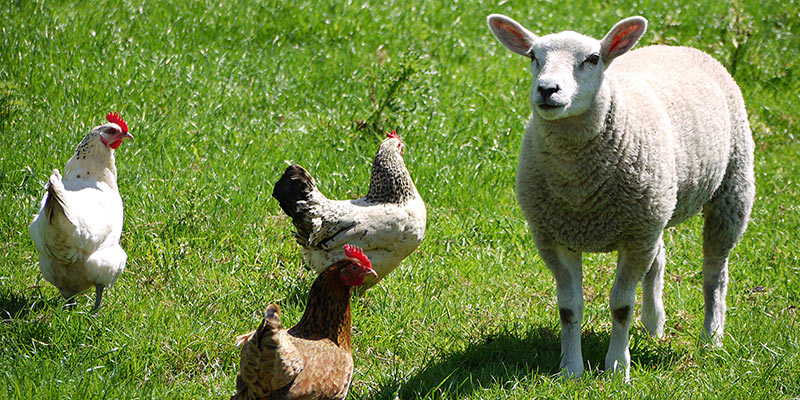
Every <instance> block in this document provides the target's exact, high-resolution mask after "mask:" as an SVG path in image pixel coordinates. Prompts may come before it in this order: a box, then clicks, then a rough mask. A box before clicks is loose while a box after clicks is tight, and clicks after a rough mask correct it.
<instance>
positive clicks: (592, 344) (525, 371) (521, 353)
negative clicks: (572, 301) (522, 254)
mask: <svg viewBox="0 0 800 400" xmlns="http://www.w3.org/2000/svg"><path fill="white" fill-rule="evenodd" d="M642 334H643V333H638V332H637V333H634V332H632V336H631V346H632V347H631V353H632V354H631V358H632V360H631V361H632V363H633V364H638V365H641V366H644V367H655V366H664V365H669V364H673V363H675V362H676V361H677V360H678V355H677V354H676V353H675V352H674V351H673V350H672V349H671V348H660V346H659V348H653V347H652V346H641V343H640V340H639V339H643V338H642V337H641V335H642ZM644 335H646V334H644ZM608 340H609V333H608V332H604V333H596V332H592V331H585V332H584V333H583V337H582V348H583V356H584V363H585V364H587V363H588V366H591V369H593V370H596V369H597V368H598V367H599V368H602V366H603V363H604V360H605V353H606V350H607V348H608ZM643 340H647V339H643ZM634 351H635V352H636V353H635V354H634ZM560 360H561V339H560V337H559V330H558V329H553V328H536V329H533V330H531V331H529V332H527V333H526V334H525V335H524V336H523V337H519V335H518V334H511V333H499V334H494V335H489V336H486V337H485V338H483V339H482V340H481V341H480V342H478V343H473V344H470V345H469V346H468V347H467V348H466V349H465V350H463V351H459V352H454V353H451V354H445V355H443V357H441V358H438V359H435V360H431V361H430V362H429V363H428V365H426V366H425V367H423V368H422V369H421V370H419V371H418V372H417V373H416V374H414V375H413V376H411V377H410V378H409V379H408V380H407V381H406V382H400V381H393V382H386V383H384V384H382V385H381V386H380V387H379V389H378V392H377V393H376V394H375V395H374V396H373V397H372V398H374V399H390V398H392V399H393V398H398V397H399V398H401V399H407V398H408V399H410V398H460V397H465V396H468V395H470V394H471V393H472V392H474V391H475V390H479V389H480V388H482V387H489V386H503V385H507V384H513V382H515V381H518V380H523V379H524V378H525V377H526V376H528V375H531V374H534V375H540V376H543V377H552V379H557V378H556V375H557V374H558V372H559V368H558V367H559V363H560ZM588 370H589V368H588V367H587V371H588Z"/></svg>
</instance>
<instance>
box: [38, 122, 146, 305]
mask: <svg viewBox="0 0 800 400" xmlns="http://www.w3.org/2000/svg"><path fill="white" fill-rule="evenodd" d="M106 119H108V121H109V123H107V124H104V125H100V126H98V127H95V128H94V129H92V131H91V132H89V134H88V135H86V137H84V139H83V141H81V143H80V144H79V145H78V147H77V148H76V150H75V154H74V155H73V156H72V158H71V159H70V160H69V162H67V165H66V166H65V167H64V176H63V177H62V176H61V173H59V172H58V170H57V169H55V170H53V172H52V174H51V175H50V180H49V182H48V183H47V193H45V195H44V197H43V198H42V202H41V206H40V208H39V214H38V215H37V216H36V218H35V219H34V220H33V222H31V225H30V226H29V227H28V230H29V232H30V235H31V239H33V244H34V245H35V246H36V250H37V251H38V252H39V268H40V269H41V271H42V275H43V276H44V278H45V279H46V280H47V281H48V282H50V283H52V284H53V285H55V286H56V288H58V290H59V291H60V292H61V295H62V296H64V297H65V298H71V297H73V296H75V295H76V294H79V293H81V292H83V291H84V290H87V289H90V288H91V287H94V288H95V291H96V296H97V297H96V299H95V309H97V308H99V307H100V302H101V301H102V295H103V289H104V288H105V287H109V286H112V285H113V284H114V282H116V281H117V279H118V278H119V276H120V274H121V273H122V271H123V269H124V268H125V262H126V260H127V255H126V254H125V251H124V250H122V247H120V245H119V239H120V235H121V234H122V198H120V195H119V189H118V188H117V168H116V165H115V162H114V149H116V148H117V147H119V145H120V143H122V140H124V139H133V136H132V135H131V134H130V133H128V126H127V124H126V123H125V121H124V120H122V118H119V115H117V114H109V115H108V116H106Z"/></svg>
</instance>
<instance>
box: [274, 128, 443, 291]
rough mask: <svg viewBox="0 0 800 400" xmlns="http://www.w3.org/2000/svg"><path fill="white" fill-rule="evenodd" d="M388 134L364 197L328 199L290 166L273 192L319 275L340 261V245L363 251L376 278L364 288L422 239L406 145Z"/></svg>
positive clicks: (370, 281) (371, 280) (422, 216)
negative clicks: (408, 167) (407, 161)
mask: <svg viewBox="0 0 800 400" xmlns="http://www.w3.org/2000/svg"><path fill="white" fill-rule="evenodd" d="M386 136H387V138H386V139H384V141H383V142H382V143H381V145H380V147H379V148H378V152H377V153H376V154H375V161H374V162H373V164H372V176H371V177H370V182H369V191H368V192H367V195H366V196H365V197H362V198H360V199H356V200H330V199H328V198H326V197H325V196H324V195H323V194H322V193H321V192H320V191H319V189H317V185H316V183H315V182H314V178H312V177H311V175H310V174H309V173H308V172H307V171H306V170H305V169H304V168H303V167H301V166H299V165H290V166H289V167H288V168H287V169H286V172H284V173H283V176H281V178H280V180H278V182H277V183H276V184H275V188H274V190H273V191H272V196H273V197H275V198H276V199H277V200H278V202H279V203H280V206H281V208H282V209H283V211H284V212H285V213H286V214H287V215H289V217H291V218H292V223H293V224H294V226H295V228H296V229H297V231H296V232H295V237H296V238H297V243H299V244H300V246H301V247H302V248H303V251H304V256H305V260H306V262H307V263H308V264H309V265H310V266H311V268H312V269H314V270H315V271H316V272H317V273H321V272H323V271H324V270H325V269H326V268H327V267H328V266H329V265H331V264H333V263H334V262H336V261H338V260H341V259H342V258H343V257H344V251H343V250H342V246H343V245H344V244H347V243H349V244H352V245H354V246H358V247H360V248H362V249H363V250H364V252H365V253H366V254H367V257H369V259H370V260H371V261H372V268H373V269H374V270H375V272H377V274H378V276H377V278H375V277H372V276H368V277H367V280H366V281H365V283H364V288H365V289H368V288H370V287H372V286H374V285H375V284H376V283H378V282H379V281H380V280H381V279H383V278H384V277H385V276H386V275H388V274H389V273H390V272H392V271H393V270H394V269H395V268H397V266H398V265H399V264H400V262H401V261H403V259H404V258H406V257H408V255H409V254H411V253H412V252H413V251H414V250H416V249H417V247H419V245H420V243H421V242H422V239H423V237H424V236H425V224H426V218H427V213H426V210H425V203H424V202H423V201H422V198H421V197H420V195H419V192H417V188H416V186H414V181H413V180H411V175H410V174H409V173H408V169H407V168H406V165H405V162H404V161H403V146H404V145H403V143H402V142H401V141H400V137H399V136H397V133H396V132H395V131H392V132H391V133H388V134H387V135H386Z"/></svg>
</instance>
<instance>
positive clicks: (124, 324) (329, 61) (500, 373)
mask: <svg viewBox="0 0 800 400" xmlns="http://www.w3.org/2000/svg"><path fill="white" fill-rule="evenodd" d="M151 3H159V4H151ZM493 12H497V13H504V14H506V15H509V16H511V17H512V18H514V19H516V20H518V21H520V22H522V23H523V24H525V25H526V26H528V27H529V28H530V29H532V30H533V31H534V32H535V33H538V34H545V33H549V32H553V31H558V30H564V29H571V30H576V31H581V32H583V33H586V34H589V35H593V36H595V37H599V36H602V35H603V34H605V32H606V31H607V30H608V29H609V28H610V27H611V26H612V25H613V24H614V23H615V22H616V21H617V20H619V19H621V18H622V17H624V16H628V15H637V14H638V15H643V16H645V17H646V18H648V20H649V22H650V25H649V29H648V32H647V33H646V34H645V36H644V37H643V39H642V43H641V44H654V43H665V44H674V45H678V44H679V45H690V46H694V47H698V48H700V49H702V50H704V51H707V52H709V53H710V54H712V55H714V56H715V57H716V58H717V59H719V60H720V61H721V62H722V63H723V64H725V65H726V66H727V67H728V68H729V70H730V71H732V73H733V74H734V76H735V78H736V80H737V81H738V82H739V84H740V85H741V87H742V91H743V93H744V96H745V101H746V103H747V106H748V110H749V112H750V122H751V125H752V127H753V133H754V137H755V141H756V146H757V149H756V176H757V190H758V197H757V200H756V204H755V209H754V211H753V216H752V221H751V223H750V227H749V230H748V231H747V233H746V234H745V236H744V237H743V239H742V241H741V243H740V245H739V246H738V247H737V249H736V250H735V251H734V253H733V256H732V259H731V270H730V276H731V280H730V286H729V291H728V306H729V309H728V319H727V330H726V335H725V338H724V349H723V350H709V349H704V348H703V346H702V345H701V343H700V340H699V334H700V331H701V327H702V318H703V299H702V297H703V296H702V276H701V268H700V265H701V264H700V263H701V240H700V239H701V231H702V222H701V220H700V219H699V218H697V217H695V218H694V219H692V220H690V221H689V222H688V223H686V224H684V225H682V226H680V227H677V228H672V229H669V230H668V231H667V233H666V235H665V239H666V241H667V257H668V263H667V272H666V276H667V282H666V287H665V291H664V300H665V305H666V310H667V318H668V319H667V326H666V336H665V338H664V339H663V340H654V339H651V338H650V337H649V336H647V334H646V333H645V331H644V329H643V327H642V326H641V324H640V323H639V322H638V321H637V322H636V323H635V324H634V327H633V328H632V330H631V354H632V358H633V363H632V368H631V378H632V380H631V382H630V384H624V383H622V382H621V381H620V380H619V379H617V378H614V377H608V376H605V375H603V376H601V372H602V371H601V369H602V364H603V360H604V356H605V351H606V347H607V344H608V339H609V334H610V324H611V322H610V321H611V319H610V316H609V311H608V292H609V289H610V287H611V283H612V279H613V271H614V266H615V261H616V255H615V254H589V255H586V256H585V257H584V264H585V266H584V295H585V299H586V310H585V314H584V322H583V329H584V334H583V351H584V357H585V359H586V362H587V363H588V364H589V366H590V369H589V370H588V371H587V373H586V374H585V375H584V377H583V378H582V379H580V380H577V381H570V382H564V381H561V380H558V379H555V378H554V377H553V375H554V374H555V373H556V372H557V370H558V363H559V358H560V354H559V352H560V347H559V330H560V328H559V325H558V311H557V306H556V298H555V285H554V282H553V279H552V278H551V276H550V274H549V272H548V271H547V270H546V268H545V267H544V265H543V263H542V262H541V260H540V259H539V258H538V256H537V254H536V251H535V249H533V244H532V240H531V239H530V236H529V235H528V233H527V230H526V226H525V221H524V219H523V218H522V214H521V212H520V210H519V208H518V206H517V204H516V201H515V196H514V185H513V180H514V173H515V169H516V160H517V156H518V152H519V144H520V140H521V137H522V131H523V128H524V124H525V123H526V121H527V116H528V114H529V112H530V109H529V105H528V102H527V95H528V88H529V84H530V75H529V74H528V72H527V70H526V68H527V64H526V63H525V61H524V60H523V59H522V58H521V57H518V56H514V55H512V54H511V53H510V52H509V51H507V50H506V49H505V48H503V47H502V46H501V45H500V44H499V43H497V41H496V40H495V39H494V37H493V36H491V34H490V32H489V30H488V28H487V27H486V23H485V17H486V15H488V14H489V13H493ZM798 71H800V3H798V2H797V1H780V0H764V1H755V0H742V1H733V2H715V1H709V0H705V1H703V2H702V4H701V5H696V3H694V2H679V1H676V0H666V1H663V2H652V1H648V0H645V1H639V2H630V1H626V2H620V3H619V4H615V5H612V6H610V5H608V4H607V2H600V1H592V2H589V1H580V0H575V1H562V2H549V1H542V2H516V1H496V2H488V1H482V0H466V1H444V0H433V1H430V0H423V1H417V0H404V1H399V0H390V1H385V2H379V1H376V2H368V1H366V0H363V1H345V2H338V1H325V0H323V1H309V0H296V1H291V2H286V1H264V2H253V1H241V2H235V3H234V2H231V4H225V5H218V4H214V3H212V2H207V1H187V0H174V1H169V2H143V1H139V0H132V1H113V0H112V1H97V2H77V1H73V2H67V1H49V2H44V1H16V0H7V1H4V2H3V4H2V5H0V310H2V321H0V398H20V399H89V398H109V399H110V398H126V399H135V398H136V399H138V398H141V399H150V398H164V399H196V398H227V397H228V396H230V394H232V392H233V388H234V380H235V376H236V371H237V369H238V352H239V350H238V348H236V347H234V338H235V336H236V335H237V334H240V333H243V332H245V331H248V330H250V329H252V328H254V327H255V326H256V325H257V323H258V322H259V320H260V316H261V313H262V311H263V309H264V308H265V307H266V305H267V304H269V303H270V302H278V303H279V304H280V305H281V307H282V308H283V310H284V315H283V321H284V324H285V325H292V324H294V323H295V322H296V321H297V320H298V319H299V317H300V315H301V313H302V310H303V305H304V304H305V299H306V293H307V289H308V287H309V286H310V284H311V282H312V280H313V279H314V277H313V276H312V274H311V273H309V272H307V271H306V270H305V269H304V267H303V262H302V259H301V256H300V251H299V249H298V247H297V246H296V244H295V243H294V241H293V239H292V236H291V228H290V226H291V224H290V223H289V222H288V220H287V219H286V218H285V217H284V216H283V214H282V212H281V211H280V209H279V207H278V205H277V202H276V201H275V200H273V199H272V198H271V196H270V194H271V191H272V184H273V183H274V182H275V181H276V180H277V178H278V177H279V176H280V173H281V172H282V171H283V169H284V168H285V167H286V165H287V163H288V162H297V163H300V164H302V165H304V166H305V167H306V168H308V169H309V170H310V171H311V173H312V174H314V175H315V177H316V178H317V181H318V183H319V184H320V186H321V189H322V190H323V192H324V193H326V194H329V195H330V196H331V197H338V198H355V197H358V196H360V195H362V194H364V193H365V192H366V185H367V182H368V179H369V173H370V164H371V161H372V157H373V155H374V152H375V150H376V149H377V145H378V143H379V141H380V140H381V137H382V132H383V131H384V130H387V129H397V130H398V131H399V133H400V134H401V136H402V137H403V138H404V141H405V142H406V145H407V148H406V149H407V150H406V153H405V160H406V163H407V165H408V167H409V169H410V171H411V174H412V176H413V177H414V179H415V181H416V184H417V187H418V188H419V190H420V192H421V194H422V196H423V198H424V199H425V200H426V202H427V205H428V231H427V235H426V238H425V242H424V243H423V244H422V246H420V248H419V249H418V250H417V251H416V252H415V253H414V254H412V255H411V256H410V257H409V258H408V259H407V260H406V261H405V262H404V263H403V264H402V265H401V267H400V268H399V269H398V270H396V271H395V272H394V273H393V274H392V275H390V277H389V278H387V279H386V280H384V281H383V283H382V284H381V285H379V286H378V287H376V288H375V289H372V290H371V291H370V292H369V293H367V294H365V295H363V296H359V297H356V298H354V300H353V315H354V321H353V324H354V341H355V350H354V358H355V363H356V371H355V374H354V377H353V385H352V388H351V391H350V398H354V399H360V398H375V399H392V398H420V397H429V398H475V399H490V398H496V399H505V398H519V399H527V398H536V397H551V398H561V397H568V398H749V399H789V398H794V397H798V396H800V353H799V352H798V348H800V318H799V317H798V308H799V307H800V260H799V259H800V249H799V248H800V246H798V239H800V185H798V182H800V144H799V143H798V135H799V134H800V101H799V99H800V74H798ZM111 110H118V111H120V112H121V113H122V115H123V116H124V118H125V119H126V120H127V121H128V123H129V126H130V128H131V132H132V133H133V134H134V135H135V136H136V140H135V141H128V142H125V143H124V144H123V145H122V147H121V148H120V149H119V150H118V151H117V168H118V170H119V186H120V191H121V194H122V197H123V200H124V202H125V228H124V232H123V237H122V246H123V247H124V248H125V249H126V251H127V253H128V256H129V259H128V265H127V269H126V270H125V272H124V274H123V275H122V277H121V278H120V280H119V281H118V282H117V285H116V286H115V287H114V288H112V289H111V290H109V291H107V292H106V296H105V297H104V307H103V308H102V309H101V311H100V312H99V313H98V314H97V315H93V314H92V313H91V312H90V310H91V306H92V304H93V301H94V294H93V293H92V294H87V295H82V296H80V297H79V298H78V306H77V307H76V308H75V309H74V310H71V311H63V310H62V309H61V306H62V305H63V304H64V300H63V299H61V298H60V296H59V294H58V291H57V290H56V289H55V288H54V287H53V286H52V285H50V284H48V283H47V282H46V281H44V280H43V279H41V274H40V272H39V268H38V265H37V261H38V258H37V254H36V252H35V250H34V247H33V244H32V242H31V240H30V238H29V236H28V233H27V226H28V224H29V222H30V221H31V219H32V218H33V216H34V214H35V213H36V211H37V207H38V202H39V199H40V198H41V196H42V194H43V190H44V189H43V185H44V182H46V180H47V177H48V176H49V173H50V171H51V170H52V169H53V168H63V166H64V164H65V163H66V161H67V160H68V159H69V158H70V156H71V154H72V151H73V150H74V148H75V146H76V145H77V144H78V143H79V142H80V140H81V139H82V138H83V136H84V135H85V134H86V133H87V132H88V131H89V129H90V128H91V127H93V126H96V125H100V124H101V123H103V122H105V121H104V120H103V116H104V115H105V113H107V112H108V111H111ZM637 318H638V314H637Z"/></svg>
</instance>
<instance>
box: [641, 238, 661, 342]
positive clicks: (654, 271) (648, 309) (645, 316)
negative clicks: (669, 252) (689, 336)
mask: <svg viewBox="0 0 800 400" xmlns="http://www.w3.org/2000/svg"><path fill="white" fill-rule="evenodd" d="M657 246H658V250H657V252H656V256H655V257H654V258H653V263H652V264H650V269H649V270H648V271H647V273H646V274H645V275H644V279H643V280H642V315H641V319H642V324H644V327H645V328H646V329H647V332H648V333H650V336H653V337H656V338H660V337H662V336H664V323H665V322H666V320H667V317H666V313H665V312H664V302H663V300H662V299H661V296H662V294H663V293H664V265H665V264H666V263H667V258H666V254H665V253H664V240H663V239H662V238H659V239H658V244H657Z"/></svg>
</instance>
